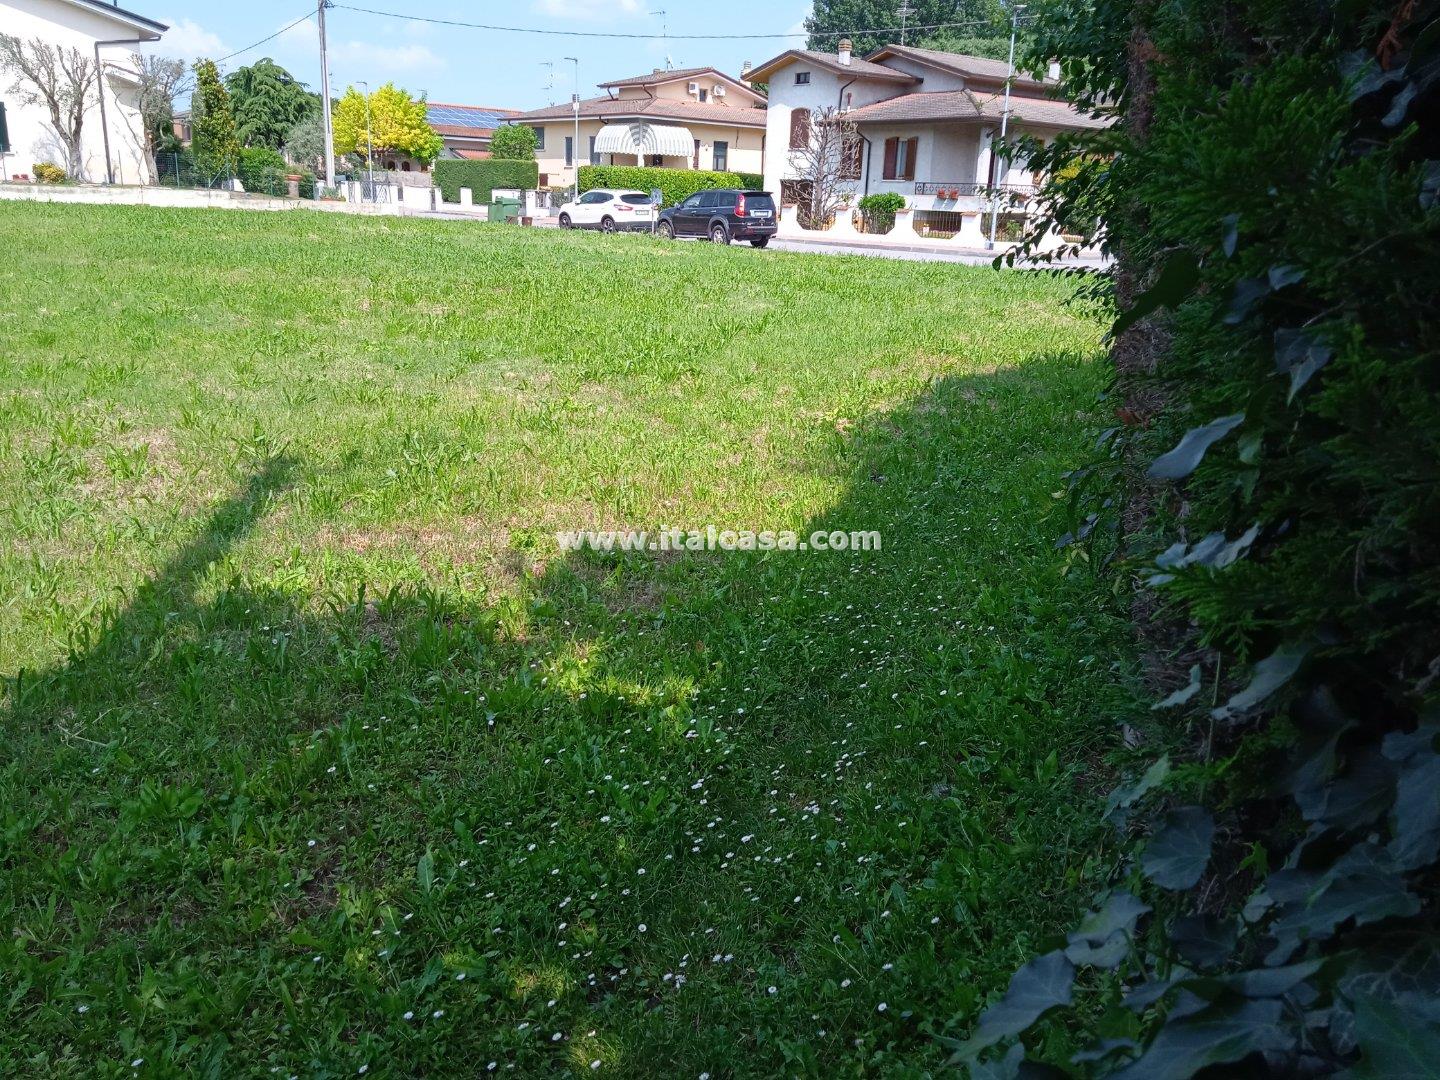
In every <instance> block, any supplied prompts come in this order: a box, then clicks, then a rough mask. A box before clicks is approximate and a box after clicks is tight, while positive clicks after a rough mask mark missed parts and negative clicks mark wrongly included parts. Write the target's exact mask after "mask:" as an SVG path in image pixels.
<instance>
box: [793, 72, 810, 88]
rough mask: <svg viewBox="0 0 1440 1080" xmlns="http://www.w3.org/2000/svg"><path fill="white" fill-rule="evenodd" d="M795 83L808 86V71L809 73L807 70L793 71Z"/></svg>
mask: <svg viewBox="0 0 1440 1080" xmlns="http://www.w3.org/2000/svg"><path fill="white" fill-rule="evenodd" d="M795 85H796V86H809V85H810V73H809V72H808V71H797V72H795Z"/></svg>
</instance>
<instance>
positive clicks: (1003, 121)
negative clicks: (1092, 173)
mask: <svg viewBox="0 0 1440 1080" xmlns="http://www.w3.org/2000/svg"><path fill="white" fill-rule="evenodd" d="M1024 10H1025V5H1024V4H1016V5H1015V6H1014V7H1012V8H1011V9H1010V72H1009V74H1008V75H1006V76H1005V107H1004V108H1003V109H1002V110H1001V111H1000V144H1001V146H1002V147H1003V146H1004V144H1005V133H1006V131H1008V130H1009V128H1010V84H1011V83H1013V82H1014V81H1015V32H1016V31H1017V30H1018V29H1019V28H1020V13H1021V12H1022V11H1024ZM1005 171H1006V173H1007V174H1008V173H1009V171H1010V159H1009V158H1006V159H1005ZM990 172H991V174H992V175H993V176H995V177H996V178H997V179H998V178H999V175H1000V168H999V165H998V164H997V163H996V162H995V159H994V150H993V149H992V150H991V160H990ZM999 216H1000V204H999V202H998V200H997V199H996V193H995V192H994V191H991V192H990V242H989V243H988V244H986V245H985V246H986V247H987V248H989V249H990V250H992V251H993V250H994V249H995V221H996V219H997V218H998V217H999Z"/></svg>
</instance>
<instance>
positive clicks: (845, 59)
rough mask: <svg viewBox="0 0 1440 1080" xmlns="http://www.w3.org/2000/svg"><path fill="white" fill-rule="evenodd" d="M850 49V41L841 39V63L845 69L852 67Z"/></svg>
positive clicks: (844, 38) (846, 38) (845, 38)
mask: <svg viewBox="0 0 1440 1080" xmlns="http://www.w3.org/2000/svg"><path fill="white" fill-rule="evenodd" d="M850 48H851V46H850V39H849V38H848V37H842V38H841V39H840V63H841V64H842V65H844V66H845V67H849V66H850Z"/></svg>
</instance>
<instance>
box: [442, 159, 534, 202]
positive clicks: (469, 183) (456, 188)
mask: <svg viewBox="0 0 1440 1080" xmlns="http://www.w3.org/2000/svg"><path fill="white" fill-rule="evenodd" d="M434 173H435V186H436V187H438V188H439V189H440V197H441V198H443V199H444V200H445V201H446V202H459V201H460V189H461V188H469V189H470V190H471V191H472V192H473V193H474V195H475V201H476V202H477V203H488V202H489V201H490V193H491V192H492V191H494V190H495V189H496V188H524V189H525V190H527V191H528V190H530V189H531V188H536V187H539V186H540V166H538V165H537V164H536V163H535V162H533V161H498V160H491V161H461V160H459V159H455V158H442V159H441V160H439V161H437V162H435V166H434Z"/></svg>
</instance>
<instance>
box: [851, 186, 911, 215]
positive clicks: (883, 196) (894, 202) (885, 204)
mask: <svg viewBox="0 0 1440 1080" xmlns="http://www.w3.org/2000/svg"><path fill="white" fill-rule="evenodd" d="M859 206H860V209H861V210H862V211H863V212H865V213H867V214H890V215H892V216H893V215H894V213H895V211H896V210H904V209H905V196H904V195H901V194H900V193H899V192H898V191H877V192H876V193H875V194H874V195H866V196H865V197H864V198H863V199H861V200H860V203H859Z"/></svg>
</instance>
